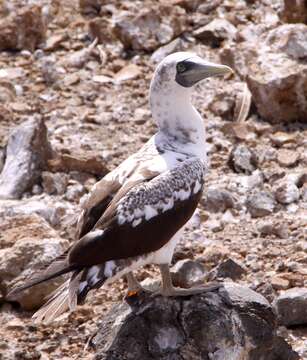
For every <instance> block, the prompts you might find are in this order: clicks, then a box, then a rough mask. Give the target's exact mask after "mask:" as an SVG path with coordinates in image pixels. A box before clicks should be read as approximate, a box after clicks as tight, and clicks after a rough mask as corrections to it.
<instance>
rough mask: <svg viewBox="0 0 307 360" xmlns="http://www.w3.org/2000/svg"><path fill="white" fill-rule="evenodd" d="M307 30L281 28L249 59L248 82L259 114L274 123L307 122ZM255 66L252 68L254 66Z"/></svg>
mask: <svg viewBox="0 0 307 360" xmlns="http://www.w3.org/2000/svg"><path fill="white" fill-rule="evenodd" d="M306 38H307V26H306V25H303V24H295V25H281V26H280V27H278V28H276V29H274V30H272V31H270V32H269V33H268V34H267V35H266V37H265V39H264V41H263V43H259V46H258V47H256V48H255V49H256V52H257V56H256V57H252V56H250V58H249V60H248V62H249V64H250V65H251V66H250V68H249V69H250V71H249V74H248V78H247V83H248V86H249V89H250V91H251V93H252V95H253V101H254V102H255V105H256V106H257V110H258V112H259V114H260V115H261V116H262V117H263V118H264V119H266V120H268V121H271V122H272V123H279V122H290V121H296V120H297V121H306V119H307V66H306V64H305V63H304V62H303V61H302V60H304V59H306V56H307V48H306ZM252 62H253V65H252Z"/></svg>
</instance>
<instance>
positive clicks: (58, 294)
mask: <svg viewBox="0 0 307 360" xmlns="http://www.w3.org/2000/svg"><path fill="white" fill-rule="evenodd" d="M61 261H62V260H61ZM50 269H51V270H53V271H54V272H53V273H52V274H49V275H47V274H46V272H44V273H43V274H42V275H40V276H39V277H36V278H35V279H32V280H31V281H30V282H28V283H27V284H25V285H23V286H21V287H19V288H17V289H14V290H13V291H12V292H11V293H10V294H15V293H17V292H19V291H21V290H23V289H26V288H28V287H31V286H33V285H34V284H39V283H41V282H43V281H46V280H47V279H52V278H54V277H56V276H58V275H62V274H65V273H67V272H70V271H73V273H72V275H71V277H70V279H68V280H67V281H65V282H64V283H63V284H62V285H61V286H60V287H59V288H58V289H56V290H55V291H54V292H53V293H52V294H51V295H50V296H49V299H48V301H47V302H46V304H44V305H43V306H42V307H41V308H40V309H39V310H38V311H37V312H36V313H35V314H34V315H33V319H34V321H35V322H43V323H45V324H48V323H50V322H52V321H54V320H56V319H58V318H59V317H60V316H61V315H62V314H63V313H65V312H66V311H68V310H69V311H73V310H74V309H75V308H76V306H77V305H78V304H81V303H83V302H84V300H85V298H86V296H87V294H88V292H89V291H90V290H92V289H97V288H99V287H100V286H102V285H103V284H104V282H106V281H107V280H108V281H110V280H113V279H115V278H117V277H118V276H119V275H121V273H120V271H119V270H121V268H120V267H118V266H117V265H116V262H115V261H107V262H105V263H103V264H100V265H94V266H91V267H89V268H83V269H74V268H73V267H67V266H66V263H63V264H62V265H60V264H58V265H57V266H55V265H54V264H51V265H50V266H49V267H48V268H47V270H46V271H50Z"/></svg>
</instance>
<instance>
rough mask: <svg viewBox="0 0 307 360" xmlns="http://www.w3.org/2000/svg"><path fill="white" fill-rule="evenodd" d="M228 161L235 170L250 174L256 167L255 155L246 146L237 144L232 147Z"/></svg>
mask: <svg viewBox="0 0 307 360" xmlns="http://www.w3.org/2000/svg"><path fill="white" fill-rule="evenodd" d="M228 163H229V166H230V167H231V168H232V169H233V170H234V171H236V172H242V173H246V174H251V173H252V172H253V171H254V170H255V169H256V168H257V156H256V155H255V154H254V153H253V151H251V150H250V149H249V148H248V147H247V146H245V145H238V146H235V147H234V148H233V149H232V151H231V153H230V155H229V160H228Z"/></svg>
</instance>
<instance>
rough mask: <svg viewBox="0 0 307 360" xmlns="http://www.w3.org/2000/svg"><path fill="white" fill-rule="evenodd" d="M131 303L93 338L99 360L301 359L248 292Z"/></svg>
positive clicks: (267, 309)
mask: <svg viewBox="0 0 307 360" xmlns="http://www.w3.org/2000/svg"><path fill="white" fill-rule="evenodd" d="M127 301H128V302H129V304H130V306H129V305H128V304H127V303H123V304H120V305H115V306H114V307H113V308H112V309H111V310H110V312H109V313H108V314H107V316H105V317H104V318H103V319H102V323H101V326H100V328H99V330H98V332H97V334H95V336H93V337H92V339H91V342H90V345H91V346H92V347H94V349H95V352H96V355H95V359H96V360H98V359H104V360H115V359H116V360H124V359H125V360H129V359H133V360H141V359H142V360H155V359H159V360H179V359H180V360H196V359H197V360H202V359H203V360H209V359H211V360H225V359H227V360H238V359H244V360H260V359H263V360H264V359H265V360H295V359H299V356H298V355H297V354H296V353H295V352H294V351H293V350H292V349H291V348H290V346H289V345H288V344H287V343H286V342H285V341H284V340H283V339H281V338H280V337H278V336H277V335H276V319H275V315H274V312H273V311H272V308H271V306H270V305H269V303H268V302H267V300H266V299H265V298H264V297H262V296H261V295H259V294H257V293H256V292H254V291H252V290H250V289H249V288H247V287H243V286H239V285H236V284H234V283H225V284H224V285H223V286H222V287H221V288H220V289H219V290H217V291H215V292H210V293H204V294H200V295H194V296H190V297H177V298H166V297H164V298H163V297H161V296H149V295H145V294H139V295H138V296H136V297H135V298H128V300H127Z"/></svg>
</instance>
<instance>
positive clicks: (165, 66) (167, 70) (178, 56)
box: [151, 52, 232, 93]
mask: <svg viewBox="0 0 307 360" xmlns="http://www.w3.org/2000/svg"><path fill="white" fill-rule="evenodd" d="M231 72H232V69H231V68H230V67H228V66H226V65H220V64H214V63H211V62H208V61H205V60H203V59H202V58H200V57H199V56H197V55H196V54H194V53H190V52H176V53H173V54H171V55H168V56H167V57H166V58H165V59H164V60H162V61H161V63H160V64H159V65H158V66H157V69H156V71H155V74H154V77H153V80H152V84H151V88H152V90H156V91H161V92H162V93H163V92H165V90H166V89H167V91H169V90H175V89H178V87H179V88H180V87H181V88H185V89H189V88H192V87H193V85H195V84H197V83H198V82H199V81H201V80H203V79H206V78H208V77H210V76H218V75H225V74H227V73H231Z"/></svg>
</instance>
